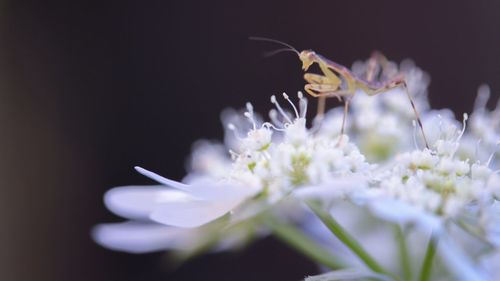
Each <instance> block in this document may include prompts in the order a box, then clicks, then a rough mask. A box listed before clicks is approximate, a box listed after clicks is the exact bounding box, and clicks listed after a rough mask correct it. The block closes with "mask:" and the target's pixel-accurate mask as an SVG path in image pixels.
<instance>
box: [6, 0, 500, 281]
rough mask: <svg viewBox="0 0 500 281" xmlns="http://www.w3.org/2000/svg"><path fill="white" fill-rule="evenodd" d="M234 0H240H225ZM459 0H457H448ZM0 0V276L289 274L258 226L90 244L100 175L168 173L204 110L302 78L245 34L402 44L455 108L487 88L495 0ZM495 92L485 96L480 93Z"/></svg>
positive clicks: (207, 127) (337, 49) (316, 43)
mask: <svg viewBox="0 0 500 281" xmlns="http://www.w3.org/2000/svg"><path fill="white" fill-rule="evenodd" d="M240 2H241V3H240ZM464 2H465V1H464ZM469 3H471V4H470V5H464V4H460V3H459V2H458V1H448V2H446V1H435V3H433V4H425V3H418V4H411V5H410V4H407V3H405V4H396V2H395V1H390V2H389V1H387V2H379V1H297V2H292V1H282V2H278V1H268V2H262V3H259V2H255V1H230V0H228V1H199V2H198V3H194V2H190V1H157V2H149V1H96V2H89V1H60V2H58V3H56V2H51V1H40V3H38V2H35V1H34V2H29V1H2V2H1V4H0V157H1V158H0V183H1V186H0V221H1V225H0V246H1V247H0V280H300V279H301V278H302V277H304V276H305V275H306V274H312V273H315V272H316V269H315V266H314V265H313V264H311V263H309V262H308V261H307V260H305V259H304V258H302V257H301V256H300V255H298V254H295V253H294V252H293V251H292V250H290V249H288V248H286V247H284V246H283V245H281V244H280V243H279V242H277V241H275V240H273V239H270V238H268V239H265V240H263V241H261V242H258V243H256V244H254V246H252V247H250V248H249V249H248V250H247V251H244V252H240V253H236V254H221V255H210V256H205V257H201V258H198V259H196V260H194V261H192V262H190V263H188V264H186V265H184V266H182V267H181V268H179V269H177V270H174V269H172V268H169V267H168V266H167V267H165V265H166V264H168V262H167V261H166V260H165V258H164V255H162V254H149V255H141V256H134V255H128V254H122V253H117V252H111V251H108V250H106V249H103V248H100V247H98V246H97V245H95V244H94V243H93V242H92V240H91V239H90V237H89V230H90V228H91V227H92V226H93V225H95V224H97V223H100V222H108V221H119V220H120V219H119V218H117V217H115V216H113V215H112V214H110V213H109V212H108V211H107V210H106V209H105V208H104V206H103V204H102V194H103V193H104V192H105V191H106V190H107V189H109V188H111V187H113V186H117V185H126V184H149V183H151V181H149V180H147V179H145V178H144V177H142V176H140V175H138V174H137V173H135V172H134V170H133V169H132V167H133V166H134V165H141V166H144V167H146V168H149V169H152V170H154V171H158V172H159V173H161V174H163V175H166V176H168V177H171V178H174V179H180V178H181V177H182V176H183V175H184V172H185V170H184V161H185V158H186V156H187V155H188V154H189V152H190V147H191V143H192V142H193V141H195V140H196V139H199V138H211V139H221V137H222V128H221V125H220V123H219V113H220V111H221V110H222V109H223V108H225V107H229V106H231V107H237V108H239V107H242V106H243V105H244V103H245V102H246V101H252V102H253V103H254V106H255V108H256V109H257V111H260V112H265V111H267V110H268V109H269V108H270V103H269V97H270V95H271V94H279V93H281V92H283V91H287V92H289V93H290V94H294V93H295V92H296V91H297V90H299V89H301V88H302V86H303V81H302V78H301V77H302V72H301V69H300V63H299V61H298V59H297V58H296V57H294V56H293V55H291V54H282V55H277V56H274V57H272V58H263V56H262V54H263V53H264V52H265V51H269V50H273V49H275V48H276V47H277V46H274V45H271V44H266V43H262V42H254V41H248V40H247V37H248V36H251V35H259V36H266V37H271V38H276V39H280V40H283V41H286V42H289V43H290V44H293V45H294V46H296V47H297V48H298V49H308V48H311V49H314V50H316V51H317V52H319V53H321V54H323V55H325V56H326V57H329V58H331V59H333V60H335V61H337V62H339V63H342V64H345V65H347V66H350V65H351V63H352V62H353V61H354V60H356V59H365V58H367V57H368V55H369V54H370V52H371V51H372V50H374V49H378V50H381V51H383V52H384V53H385V54H386V55H387V56H388V57H390V58H391V59H393V60H396V61H400V60H401V59H404V58H407V57H411V58H413V59H414V60H415V61H416V63H417V64H418V65H419V66H420V67H421V68H423V69H424V70H426V71H428V72H429V73H430V74H431V77H432V83H431V86H430V100H431V102H432V105H433V106H434V107H437V108H441V107H451V108H452V109H453V110H455V112H456V113H459V114H461V113H462V112H470V110H471V109H472V103H473V100H474V98H475V94H476V90H477V87H478V86H479V85H480V84H481V83H485V82H487V83H489V84H490V85H491V88H492V92H493V96H494V97H496V98H498V96H499V94H498V93H499V92H500V34H499V32H500V31H499V28H498V27H499V26H500V17H499V16H498V13H499V11H500V4H498V3H499V2H496V4H492V3H494V2H493V1H491V3H489V4H488V3H486V2H480V1H473V2H469ZM496 98H495V101H490V102H491V104H494V103H495V102H496Z"/></svg>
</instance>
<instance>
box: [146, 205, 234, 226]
mask: <svg viewBox="0 0 500 281" xmlns="http://www.w3.org/2000/svg"><path fill="white" fill-rule="evenodd" d="M241 202H242V200H229V201H216V202H214V201H208V200H195V201H186V202H172V203H169V204H165V205H163V206H161V207H158V208H156V209H155V210H154V212H153V213H151V215H150V219H151V220H153V221H156V222H158V223H162V224H166V225H172V226H178V227H187V228H191V227H198V226H201V225H203V224H206V223H209V222H211V221H213V220H215V219H217V218H220V217H222V216H223V215H225V214H226V213H228V212H229V211H231V210H232V209H233V208H235V207H236V206H237V205H239V204H240V203H241Z"/></svg>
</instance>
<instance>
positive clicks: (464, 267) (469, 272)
mask: <svg viewBox="0 0 500 281" xmlns="http://www.w3.org/2000/svg"><path fill="white" fill-rule="evenodd" d="M438 249H439V253H440V255H441V257H442V258H443V261H444V262H445V264H446V265H447V267H448V268H449V271H450V272H451V273H452V274H453V275H455V277H456V278H457V279H456V280H463V281H487V280H490V279H489V278H487V277H486V275H485V274H484V272H481V271H479V270H478V267H477V265H476V264H474V263H473V262H472V261H471V260H470V258H469V257H468V256H467V255H465V254H464V252H463V251H461V250H460V249H459V248H458V247H457V245H455V244H454V243H453V242H452V241H451V240H450V239H448V238H447V237H445V236H442V237H441V239H440V240H439V241H438Z"/></svg>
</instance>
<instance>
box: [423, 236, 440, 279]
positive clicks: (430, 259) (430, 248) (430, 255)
mask: <svg viewBox="0 0 500 281" xmlns="http://www.w3.org/2000/svg"><path fill="white" fill-rule="evenodd" d="M436 246H437V240H436V238H434V237H432V236H431V238H430V239H429V244H428V245H427V251H426V253H425V258H424V262H423V263H422V270H421V271H420V278H419V280H420V281H429V280H430V277H431V272H432V264H433V263H434V256H435V255H436V248H437V247H436Z"/></svg>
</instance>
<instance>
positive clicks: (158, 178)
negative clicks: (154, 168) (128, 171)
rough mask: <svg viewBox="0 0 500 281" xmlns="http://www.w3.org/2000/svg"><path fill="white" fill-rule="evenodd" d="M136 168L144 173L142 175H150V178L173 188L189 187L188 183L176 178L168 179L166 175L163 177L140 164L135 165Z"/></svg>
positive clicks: (182, 188)
mask: <svg viewBox="0 0 500 281" xmlns="http://www.w3.org/2000/svg"><path fill="white" fill-rule="evenodd" d="M134 169H135V170H136V171H137V172H138V173H140V174H142V175H144V176H146V177H148V178H150V179H152V180H154V181H157V182H159V183H161V184H164V185H167V186H170V187H173V188H177V189H180V190H185V189H186V188H187V185H186V184H183V183H181V182H178V181H174V180H171V179H167V178H165V177H162V176H160V175H158V174H156V173H153V172H151V171H148V170H146V169H144V168H141V167H139V166H135V167H134Z"/></svg>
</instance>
